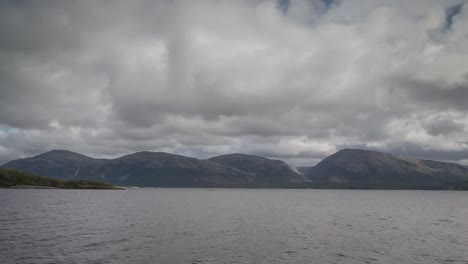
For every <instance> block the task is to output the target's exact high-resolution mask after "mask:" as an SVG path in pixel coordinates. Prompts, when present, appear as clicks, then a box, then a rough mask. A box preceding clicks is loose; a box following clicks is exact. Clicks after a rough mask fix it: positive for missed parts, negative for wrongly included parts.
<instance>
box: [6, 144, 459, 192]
mask: <svg viewBox="0 0 468 264" xmlns="http://www.w3.org/2000/svg"><path fill="white" fill-rule="evenodd" d="M2 167H5V168H10V169H16V170H19V171H24V172H29V173H34V174H38V175H44V176H48V177H52V178H57V179H64V180H76V179H86V180H99V181H105V182H108V183H111V184H114V185H120V186H149V187H259V188H262V187H263V188H267V187H272V188H273V187H275V188H282V187H284V188H351V189H355V188H362V189H466V190H468V168H466V167H464V166H462V165H459V164H455V163H448V162H439V161H432V160H421V159H416V158H409V157H401V156H396V155H391V154H386V153H382V152H376V151H368V150H359V149H344V150H340V151H338V152H337V153H335V154H333V155H330V156H328V157H327V158H325V159H323V160H322V161H321V162H319V163H318V164H317V165H315V166H310V167H300V168H298V169H297V168H295V167H293V166H290V165H288V164H287V163H285V162H284V161H281V160H274V159H268V158H264V157H260V156H253V155H246V154H228V155H221V156H216V157H212V158H209V159H196V158H191V157H185V156H181V155H175V154H169V153H164V152H148V151H142V152H136V153H133V154H129V155H125V156H122V157H119V158H116V159H95V158H91V157H88V156H84V155H81V154H78V153H74V152H71V151H67V150H52V151H49V152H46V153H43V154H40V155H38V156H34V157H30V158H24V159H18V160H13V161H10V162H8V163H6V164H4V165H2Z"/></svg>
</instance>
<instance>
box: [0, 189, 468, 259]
mask: <svg viewBox="0 0 468 264" xmlns="http://www.w3.org/2000/svg"><path fill="white" fill-rule="evenodd" d="M0 208H1V212H0V263H15V264H16V263H132V264H138V263H158V264H159V263H168V264H177V263H197V264H201V263H320V264H321V263H346V264H347V263H424V264H428V263H451V264H456V263H468V192H454V191H363V190H255V189H214V190H209V189H157V188H154V189H153V188H148V189H129V190H124V191H115V190H114V191H112V190H0Z"/></svg>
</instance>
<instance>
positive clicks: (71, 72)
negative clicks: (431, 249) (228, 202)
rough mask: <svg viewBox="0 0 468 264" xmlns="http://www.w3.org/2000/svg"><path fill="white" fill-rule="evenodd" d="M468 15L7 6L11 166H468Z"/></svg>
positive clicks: (3, 93) (177, 5) (434, 10)
mask: <svg viewBox="0 0 468 264" xmlns="http://www.w3.org/2000/svg"><path fill="white" fill-rule="evenodd" d="M467 25H468V3H467V1H463V0H412V1H407V0H297V1H295V0H289V1H288V0H278V1H266V0H249V1H247V0H238V1H232V0H209V1H208V0H197V1H191V0H186V1H183V0H173V1H169V0H167V1H166V0H159V1H158V0H148V1H145V0H142V1H126V0H121V1H118V0H112V1H107V0H102V1H94V0H89V1H88V0H80V1H72V0H71V1H61V0H60V1H59V0H57V1H49V0H43V1H26V0H17V1H16V0H15V1H14V0H2V1H0V164H1V163H4V162H6V161H9V160H12V159H17V158H20V157H28V156H33V155H37V154H40V153H42V152H46V151H49V150H52V149H68V150H72V151H75V152H79V153H82V154H85V155H89V156H92V157H105V158H112V157H117V156H121V155H124V154H129V153H132V152H136V151H142V150H149V151H164V152H169V153H176V154H181V155H187V156H192V157H197V158H207V157H211V156H215V155H220V154H227V153H246V154H254V155H261V156H266V157H270V158H277V159H282V160H285V161H287V162H289V163H291V164H293V165H313V164H315V163H317V162H318V161H320V160H321V159H322V158H324V157H326V156H327V155H330V154H333V153H334V152H336V151H338V150H340V149H343V148H362V149H370V150H378V151H383V152H389V153H393V154H397V155H404V156H414V157H418V158H426V159H435V160H442V161H454V162H459V163H463V164H468V26H467Z"/></svg>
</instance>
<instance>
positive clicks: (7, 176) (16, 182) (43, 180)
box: [0, 168, 119, 189]
mask: <svg viewBox="0 0 468 264" xmlns="http://www.w3.org/2000/svg"><path fill="white" fill-rule="evenodd" d="M0 188H19V189H50V188H56V189H119V188H118V187H114V186H112V185H110V184H108V183H103V182H98V181H90V180H74V181H65V180H58V179H52V178H48V177H43V176H38V175H34V174H31V173H26V172H21V171H16V170H12V169H6V168H0Z"/></svg>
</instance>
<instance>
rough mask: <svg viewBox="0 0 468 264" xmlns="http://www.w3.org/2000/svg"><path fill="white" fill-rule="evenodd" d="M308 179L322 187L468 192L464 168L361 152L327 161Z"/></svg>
mask: <svg viewBox="0 0 468 264" xmlns="http://www.w3.org/2000/svg"><path fill="white" fill-rule="evenodd" d="M306 176H307V177H308V178H309V179H310V180H311V181H312V182H313V185H314V186H318V187H331V188H372V189H374V188H375V189H468V169H467V168H466V167H464V166H462V165H459V164H455V163H447V162H438V161H430V160H419V159H414V158H406V157H398V156H394V155H390V154H386V153H381V152H376V151H366V150H358V149H345V150H341V151H339V152H337V153H335V154H333V155H331V156H329V157H327V158H325V159H324V160H322V161H321V162H319V163H318V164H317V165H316V166H314V167H312V168H311V169H309V171H308V172H307V175H306Z"/></svg>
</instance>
